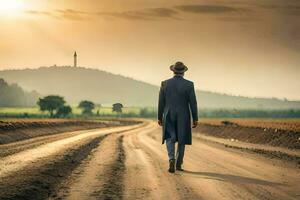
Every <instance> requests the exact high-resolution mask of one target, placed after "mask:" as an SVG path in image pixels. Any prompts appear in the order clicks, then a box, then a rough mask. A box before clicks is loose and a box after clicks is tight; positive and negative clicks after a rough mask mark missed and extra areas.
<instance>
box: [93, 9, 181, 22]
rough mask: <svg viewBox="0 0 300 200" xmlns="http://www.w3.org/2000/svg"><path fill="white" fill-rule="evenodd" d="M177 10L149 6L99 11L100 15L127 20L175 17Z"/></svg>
mask: <svg viewBox="0 0 300 200" xmlns="http://www.w3.org/2000/svg"><path fill="white" fill-rule="evenodd" d="M177 14H178V12H177V11H176V10H173V9H171V8H149V9H143V10H132V11H123V12H99V13H98V15H100V16H107V17H114V18H121V19H127V20H158V19H161V18H174V19H176V16H177Z"/></svg>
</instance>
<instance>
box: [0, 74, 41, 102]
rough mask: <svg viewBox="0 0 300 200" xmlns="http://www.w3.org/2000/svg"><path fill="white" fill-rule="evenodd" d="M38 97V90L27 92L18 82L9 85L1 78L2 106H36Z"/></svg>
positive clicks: (0, 98)
mask: <svg viewBox="0 0 300 200" xmlns="http://www.w3.org/2000/svg"><path fill="white" fill-rule="evenodd" d="M38 98H39V94H38V93H37V92H35V91H33V92H26V91H24V90H23V89H22V88H21V87H19V86H18V85H17V84H11V85H9V84H8V83H7V82H6V81H5V80H4V79H1V78H0V107H28V106H35V105H36V102H37V100H38Z"/></svg>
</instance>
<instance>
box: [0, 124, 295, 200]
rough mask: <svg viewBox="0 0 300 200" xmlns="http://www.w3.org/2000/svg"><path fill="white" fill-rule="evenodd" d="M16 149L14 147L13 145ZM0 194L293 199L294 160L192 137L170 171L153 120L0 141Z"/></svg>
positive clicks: (24, 196) (2, 196)
mask: <svg viewBox="0 0 300 200" xmlns="http://www.w3.org/2000/svg"><path fill="white" fill-rule="evenodd" d="M18 146H19V147H20V148H17V147H18ZM4 149H5V153H4V154H0V156H1V160H0V199H1V200H2V199H172V200H173V199H299V198H300V187H299V185H300V169H299V166H297V165H295V163H287V162H282V161H280V160H274V159H269V158H266V157H263V156H260V155H258V154H253V153H247V152H244V151H240V150H238V149H232V148H226V147H225V146H224V145H221V144H217V143H213V142H209V141H207V140H203V139H201V138H200V137H195V138H194V140H193V145H192V146H188V147H187V149H186V157H185V162H184V169H185V171H184V172H176V173H175V174H169V173H168V172H167V168H168V159H167V156H166V155H167V154H166V150H165V146H163V145H161V130H160V128H159V127H158V126H157V125H156V123H154V122H151V121H147V122H145V123H143V124H140V125H134V126H126V127H117V128H109V129H99V130H89V131H79V132H74V133H63V134H59V135H55V136H49V137H43V138H36V139H33V140H30V141H27V142H22V143H14V144H9V145H6V146H0V150H1V151H2V150H3V151H4Z"/></svg>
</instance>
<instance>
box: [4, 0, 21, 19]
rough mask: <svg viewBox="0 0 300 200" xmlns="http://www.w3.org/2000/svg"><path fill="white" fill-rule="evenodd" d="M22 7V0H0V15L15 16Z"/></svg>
mask: <svg viewBox="0 0 300 200" xmlns="http://www.w3.org/2000/svg"><path fill="white" fill-rule="evenodd" d="M23 7H24V2H23V1H22V0H0V15H17V14H19V13H20V11H21V10H22V9H23Z"/></svg>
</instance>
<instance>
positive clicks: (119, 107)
mask: <svg viewBox="0 0 300 200" xmlns="http://www.w3.org/2000/svg"><path fill="white" fill-rule="evenodd" d="M123 107H124V106H123V105H122V104H121V103H115V104H113V108H112V111H113V112H117V113H122V108H123Z"/></svg>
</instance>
